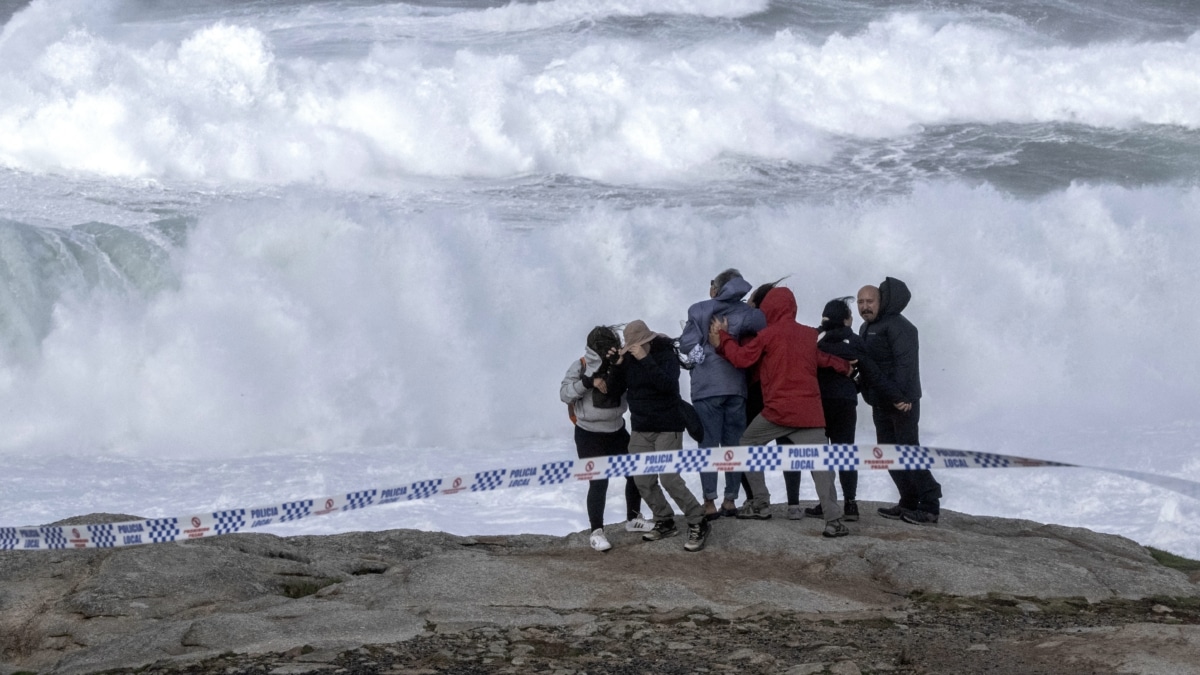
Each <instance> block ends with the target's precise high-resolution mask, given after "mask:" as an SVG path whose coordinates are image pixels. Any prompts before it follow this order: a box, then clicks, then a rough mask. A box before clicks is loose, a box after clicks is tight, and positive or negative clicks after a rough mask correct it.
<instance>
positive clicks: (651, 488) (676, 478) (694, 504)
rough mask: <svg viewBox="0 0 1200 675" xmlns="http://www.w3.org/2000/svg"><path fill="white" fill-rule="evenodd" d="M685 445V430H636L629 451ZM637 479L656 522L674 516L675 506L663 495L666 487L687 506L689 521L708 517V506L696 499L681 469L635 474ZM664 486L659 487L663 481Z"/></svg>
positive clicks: (683, 506) (684, 508)
mask: <svg viewBox="0 0 1200 675" xmlns="http://www.w3.org/2000/svg"><path fill="white" fill-rule="evenodd" d="M682 449H683V432H682V431H635V432H633V433H632V434H630V435H629V453H630V454H635V453H644V452H664V451H668V450H682ZM633 482H634V484H635V485H637V487H638V492H640V493H641V494H642V499H644V500H645V501H646V504H648V505H649V506H650V511H651V512H652V513H653V514H654V520H655V522H658V521H662V520H673V519H674V518H675V509H673V508H671V505H670V504H668V503H667V498H666V497H665V496H663V489H664V488H665V489H666V491H667V494H669V495H671V499H673V500H675V503H676V504H678V505H679V508H681V509H683V515H684V516H685V517H686V518H687V523H688V525H699V524H700V523H701V522H702V521H703V520H704V507H703V506H701V505H700V502H698V501H696V497H695V495H693V494H692V491H691V490H689V489H688V486H687V483H685V482H684V480H683V477H681V476H680V475H679V474H677V473H651V474H642V475H639V476H634V477H633ZM660 483H661V484H662V487H661V488H660V487H659V484H660Z"/></svg>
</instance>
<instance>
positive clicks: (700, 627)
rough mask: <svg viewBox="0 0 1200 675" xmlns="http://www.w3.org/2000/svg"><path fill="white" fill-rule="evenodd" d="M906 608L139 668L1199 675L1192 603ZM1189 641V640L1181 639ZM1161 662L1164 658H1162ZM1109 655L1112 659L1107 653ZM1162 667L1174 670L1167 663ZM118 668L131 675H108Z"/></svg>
mask: <svg viewBox="0 0 1200 675" xmlns="http://www.w3.org/2000/svg"><path fill="white" fill-rule="evenodd" d="M908 604H909V608H908V609H907V610H905V611H891V612H883V613H877V612H864V613H859V614H857V615H855V616H843V617H839V618H837V619H836V620H834V619H829V618H824V617H817V616H812V615H803V614H794V613H779V612H764V613H757V614H748V615H747V616H745V617H743V618H739V619H734V620H729V619H721V618H718V617H714V616H712V615H711V613H709V612H706V611H704V610H701V609H696V610H675V611H671V612H663V613H652V612H645V611H634V610H624V611H613V612H604V613H602V614H600V615H597V616H595V617H594V618H592V619H590V620H587V621H584V622H581V623H575V624H573V625H566V626H527V627H524V628H509V629H498V628H495V627H481V628H475V629H470V630H456V631H452V632H449V633H444V632H439V631H438V630H437V627H436V626H433V625H431V626H429V630H427V631H426V632H424V633H422V634H421V635H418V636H416V637H414V638H413V639H411V640H407V641H404V642H399V643H393V644H383V645H364V646H362V647H359V648H357V649H352V650H345V651H336V650H316V649H313V648H312V647H305V646H301V647H297V648H294V649H292V650H290V651H288V652H281V653H273V654H259V655H245V654H226V655H223V656H219V657H216V658H211V659H206V660H204V661H201V662H199V663H193V664H188V665H182V664H178V663H167V664H158V665H152V666H149V667H146V668H142V669H138V670H137V671H136V672H139V673H143V674H145V675H183V674H185V673H186V674H192V675H201V674H203V675H210V674H211V675H233V674H235V673H246V674H261V675H268V674H274V675H287V674H292V675H299V674H301V673H331V674H334V675H342V674H346V675H358V674H363V675H374V674H394V675H418V674H427V675H433V674H435V673H438V674H440V673H446V674H449V673H459V674H463V675H466V674H468V673H498V674H499V673H531V672H536V673H558V674H561V675H582V674H583V673H587V674H589V675H629V674H634V673H661V674H664V675H667V674H673V673H679V674H684V673H714V674H720V673H738V674H740V675H757V674H763V675H766V674H774V673H786V674H789V675H810V674H815V673H836V674H840V675H851V674H855V673H893V674H896V675H907V674H917V673H1013V674H1018V673H1019V674H1026V675H1035V674H1037V673H1046V674H1054V675H1076V674H1078V675H1083V674H1085V673H1087V674H1091V673H1112V672H1145V673H1169V672H1197V671H1200V661H1197V662H1195V663H1194V666H1193V668H1191V669H1188V668H1186V666H1183V667H1181V666H1180V665H1179V663H1178V662H1179V661H1180V660H1181V659H1182V660H1183V661H1184V662H1186V661H1187V659H1188V658H1189V654H1190V655H1192V656H1197V655H1200V640H1197V634H1196V633H1185V632H1183V631H1181V630H1179V627H1181V626H1192V627H1194V626H1197V625H1200V601H1198V600H1195V599H1178V598H1175V599H1171V598H1160V599H1145V600H1138V601H1130V600H1110V601H1103V602H1100V603H1089V602H1088V601H1087V600H1085V599H1083V598H1067V599H1060V600H1050V601H1047V600H1039V599H1036V598H1015V597H1013V596H1009V595H1004V594H994V595H992V596H989V597H983V598H957V597H951V596H926V595H919V594H918V595H915V596H914V597H913V598H910V599H909V603H908ZM1189 634H1190V636H1191V637H1190V639H1189V638H1188V637H1187V636H1188V635H1189ZM1162 638H1166V640H1165V642H1166V643H1167V644H1166V645H1164V646H1160V648H1159V649H1158V650H1156V651H1158V652H1159V653H1157V654H1155V655H1140V656H1138V657H1136V658H1124V657H1123V656H1121V655H1122V654H1126V652H1127V647H1128V646H1129V644H1128V643H1136V642H1139V641H1143V642H1144V641H1146V640H1148V639H1149V640H1156V641H1157V640H1161V639H1162ZM1167 652H1173V653H1167ZM1115 655H1116V656H1118V658H1115V659H1114V656H1115ZM1172 661H1175V662H1176V663H1175V664H1174V665H1172V663H1171V662H1172ZM110 672H130V671H110Z"/></svg>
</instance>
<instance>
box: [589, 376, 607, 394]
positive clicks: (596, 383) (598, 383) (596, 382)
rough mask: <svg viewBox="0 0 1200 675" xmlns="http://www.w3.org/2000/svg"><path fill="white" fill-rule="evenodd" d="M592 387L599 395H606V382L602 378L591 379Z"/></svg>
mask: <svg viewBox="0 0 1200 675" xmlns="http://www.w3.org/2000/svg"><path fill="white" fill-rule="evenodd" d="M592 386H593V387H595V388H596V389H597V390H599V391H600V393H601V394H607V393H608V382H606V381H605V379H604V378H603V377H596V378H593V379H592Z"/></svg>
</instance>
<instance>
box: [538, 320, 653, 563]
mask: <svg viewBox="0 0 1200 675" xmlns="http://www.w3.org/2000/svg"><path fill="white" fill-rule="evenodd" d="M620 350H621V338H620V337H619V336H618V335H617V332H616V331H615V330H613V329H612V328H610V327H608V326H596V327H595V328H593V329H592V332H591V333H589V334H588V337H587V348H586V349H585V350H584V355H583V357H581V358H580V359H579V360H577V361H573V362H572V363H571V365H570V366H569V367H568V368H567V374H566V375H565V376H563V381H562V386H561V387H559V390H558V396H559V398H560V399H562V402H563V403H566V404H567V407H568V408H569V412H570V415H571V420H572V421H573V422H574V423H575V450H576V452H577V453H578V454H579V458H580V459H588V458H590V457H605V456H611V455H624V454H628V452H629V432H628V431H627V430H626V429H625V411H626V410H628V409H629V406H628V404H627V403H626V400H625V388H626V387H625V377H624V373H623V369H621V368H614V367H613V366H614V365H615V363H616V361H617V359H618V358H619V357H620V354H619V352H620ZM607 496H608V479H607V478H598V479H594V480H592V481H589V483H588V495H587V512H588V521H589V527H590V529H591V531H592V534H591V537H590V542H591V545H592V548H594V549H596V550H597V551H607V550H608V549H610V548H612V544H610V543H609V542H608V538H607V537H605V536H604V506H605V502H606V501H607ZM625 505H626V510H627V511H628V513H627V518H628V522H626V523H625V529H626V530H627V531H629V532H647V531H649V530H651V529H653V528H654V524H653V523H651V522H648V521H646V520H645V519H644V518H642V513H641V511H642V498H641V495H640V494H639V493H638V488H637V485H636V484H634V482H633V477H632V476H626V477H625Z"/></svg>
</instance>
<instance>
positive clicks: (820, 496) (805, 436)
mask: <svg viewBox="0 0 1200 675" xmlns="http://www.w3.org/2000/svg"><path fill="white" fill-rule="evenodd" d="M785 436H786V437H787V438H788V440H790V441H791V442H792V443H795V444H797V445H825V444H826V443H828V442H829V440H828V439H827V438H825V429H824V428H822V427H810V428H807V429H797V428H795V427H784V426H780V425H778V424H775V423H774V422H771V421H769V420H768V419H767V418H765V417H763V416H762V415H761V414H760V415H759V416H758V417H755V418H754V420H753V421H752V422H750V425H749V426H748V427H746V432H745V433H743V434H742V440H741V441H740V442H739V444H740V445H766V444H767V443H770V442H771V441H773V440H775V439H777V438H783V437H785ZM811 473H812V478H813V485H815V486H816V488H817V500H818V501H820V502H821V513H822V515H824V517H825V522H827V523H828V522H829V521H832V520H837V519H839V518H841V517H842V507H841V505H840V504H838V499H837V488H836V487H835V486H834V474H833V472H832V471H813V472H811ZM746 482H748V483H749V484H750V491H751V492H752V493H753V494H754V499H752V500H750V502H749V503H750V505H751V506H753V507H754V508H755V509H765V508H766V507H768V506H770V504H771V493H770V492H768V491H767V481H766V478H765V477H764V476H763V472H761V471H747V472H746ZM643 498H644V497H643Z"/></svg>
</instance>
